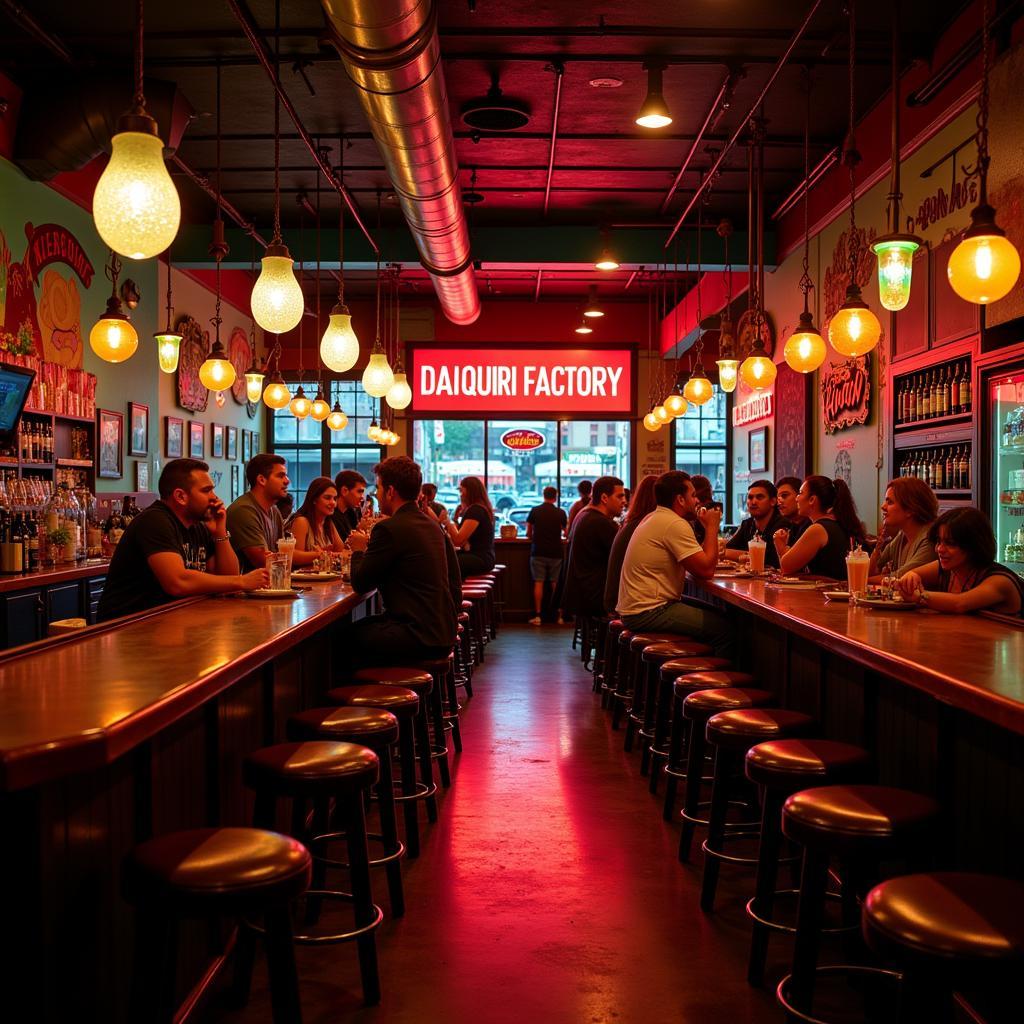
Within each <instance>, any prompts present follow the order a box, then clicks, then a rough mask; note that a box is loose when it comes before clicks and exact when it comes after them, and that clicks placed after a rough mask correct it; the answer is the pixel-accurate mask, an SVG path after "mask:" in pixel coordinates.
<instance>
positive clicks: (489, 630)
mask: <svg viewBox="0 0 1024 1024" xmlns="http://www.w3.org/2000/svg"><path fill="white" fill-rule="evenodd" d="M462 590H463V593H465V592H467V591H469V592H470V593H474V592H475V593H478V594H480V595H481V597H482V602H483V611H484V636H485V637H486V638H487V640H488V641H490V640H496V639H497V637H498V627H497V625H496V621H497V615H496V613H495V606H494V580H492V579H491V578H490V577H488V576H470V577H469V578H468V579H466V580H464V581H463V584H462Z"/></svg>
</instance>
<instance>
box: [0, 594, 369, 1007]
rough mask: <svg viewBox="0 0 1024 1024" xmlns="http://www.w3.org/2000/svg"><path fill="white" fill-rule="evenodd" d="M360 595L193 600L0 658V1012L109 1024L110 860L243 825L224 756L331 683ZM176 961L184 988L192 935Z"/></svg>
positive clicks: (115, 922)
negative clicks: (0, 934)
mask: <svg viewBox="0 0 1024 1024" xmlns="http://www.w3.org/2000/svg"><path fill="white" fill-rule="evenodd" d="M368 596H369V595H358V594H354V593H353V592H352V590H351V588H350V587H348V586H347V585H344V584H341V583H318V584H314V585H312V586H311V588H310V589H309V590H307V591H305V592H303V593H302V594H301V596H300V597H299V598H298V599H295V600H285V601H279V600H271V599H265V598H246V597H241V596H235V597H229V598H200V599H194V600H188V601H182V602H176V603H175V604H174V605H173V606H171V607H168V608H165V609H159V610H156V611H154V612H152V613H147V614H144V615H141V616H137V617H131V618H126V619H123V620H118V621H116V622H113V623H109V624H104V625H100V626H95V627H93V628H91V629H88V630H85V631H83V632H82V633H77V634H71V635H68V636H65V637H61V638H58V639H55V640H52V641H44V642H42V643H40V644H34V645H30V646H28V647H26V648H21V649H19V650H17V651H12V652H10V653H8V654H6V655H4V656H2V657H0V707H2V708H3V714H2V715H0V810H2V815H3V816H2V821H3V836H4V840H3V844H2V847H3V853H2V860H0V864H2V874H0V880H2V884H3V885H4V886H5V887H6V889H7V891H6V892H5V894H4V896H5V898H4V903H5V907H6V918H7V924H8V934H9V935H18V937H19V941H18V942H17V943H15V944H14V945H13V948H12V952H11V954H10V955H9V956H7V957H5V958H4V959H3V961H2V964H0V980H2V984H3V986H4V988H5V989H6V991H7V992H8V993H9V1002H8V1005H12V1006H19V1005H24V1006H31V1008H32V1013H31V1019H35V1020H40V1021H50V1020H61V1019H83V1018H84V1019H89V1020H103V1021H110V1022H114V1021H124V1020H126V1019H127V1017H126V997H127V992H128V989H129V979H130V977H131V970H132V955H131V954H132V946H133V941H134V939H133V920H132V914H131V912H130V908H129V907H128V906H127V904H126V903H125V902H124V900H123V899H122V897H121V894H120V881H119V877H120V868H121V863H122V860H123V858H124V855H125V854H126V853H127V852H128V851H129V850H130V849H131V848H132V847H133V846H134V845H135V844H136V843H138V842H139V841H141V840H143V839H145V838H147V837H148V836H151V835H159V834H161V833H164V832H169V831H172V830H174V829H180V828H194V827H200V826H204V825H247V824H250V822H251V812H252V807H251V798H250V796H249V794H248V793H247V792H246V791H245V789H244V787H243V785H242V779H241V761H242V758H243V757H244V755H245V754H246V753H247V752H249V751H251V750H255V749H256V748H258V747H261V746H264V745H265V744H268V743H273V742H279V741H281V740H283V739H284V738H285V725H286V722H287V719H288V716H289V715H290V714H291V713H292V712H294V711H296V710H299V709H301V708H302V707H308V706H314V705H315V702H316V700H317V697H318V696H319V695H320V694H321V693H322V692H323V690H325V689H327V688H329V687H330V686H331V685H332V683H333V675H332V671H333V670H332V662H333V660H334V659H333V653H334V648H335V646H336V644H337V643H338V642H339V633H340V632H341V631H342V630H343V629H344V627H345V625H346V624H347V623H348V622H350V621H351V619H352V617H353V616H355V617H359V616H360V615H361V614H363V612H364V609H365V603H366V601H367V599H368ZM284 824H285V823H284V822H283V821H282V822H281V825H282V826H284ZM213 945H215V943H214V944H213ZM182 949H183V950H187V951H188V952H187V953H185V954H184V955H185V960H184V961H183V962H182V965H181V972H180V978H181V979H182V986H183V989H185V990H187V989H188V988H189V987H190V986H191V985H192V984H193V983H194V982H195V981H196V980H197V979H198V978H199V976H200V975H201V973H202V971H203V969H204V968H205V966H206V964H207V962H208V960H209V957H210V955H211V954H212V953H213V952H214V950H213V947H212V945H211V943H210V935H209V929H207V928H205V927H197V928H196V929H195V930H194V931H191V932H188V934H187V935H185V936H183V937H182ZM23 1000H24V1001H23ZM25 1019H29V1018H28V1017H26V1018H25Z"/></svg>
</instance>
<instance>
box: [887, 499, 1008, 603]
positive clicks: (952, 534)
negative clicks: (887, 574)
mask: <svg viewBox="0 0 1024 1024" xmlns="http://www.w3.org/2000/svg"><path fill="white" fill-rule="evenodd" d="M930 535H931V539H932V542H933V543H934V545H935V554H936V555H937V556H938V558H937V560H936V561H934V562H929V563H928V564H927V565H924V566H921V568H920V569H916V570H912V571H910V572H908V573H907V574H906V575H904V576H901V577H900V580H899V588H900V592H901V593H902V594H903V597H904V599H905V600H907V601H915V600H916V601H918V602H919V603H920V604H923V605H925V606H926V607H928V608H934V609H935V610H936V611H937V612H949V613H952V614H964V613H966V612H980V611H989V612H998V613H999V614H1000V615H1013V616H1016V617H1017V618H1024V580H1022V579H1021V578H1020V577H1019V576H1018V575H1017V574H1016V573H1015V572H1013V571H1012V570H1011V569H1007V568H1006V566H1005V565H1000V564H999V562H997V561H996V538H995V536H994V535H993V533H992V526H991V524H990V523H989V521H988V517H987V516H986V515H985V514H984V513H983V512H979V511H978V510H977V509H976V508H953V509H950V510H949V511H948V512H943V513H942V515H941V516H939V518H938V519H937V520H936V522H935V524H934V525H933V526H932V528H931V531H930Z"/></svg>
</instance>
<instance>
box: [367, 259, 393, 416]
mask: <svg viewBox="0 0 1024 1024" xmlns="http://www.w3.org/2000/svg"><path fill="white" fill-rule="evenodd" d="M380 290H381V273H380V261H379V260H378V261H377V337H376V339H375V340H374V343H373V351H372V352H371V353H370V360H369V362H368V363H367V364H366V369H365V370H363V390H364V391H365V392H366V393H367V394H368V395H369V396H370V397H371V398H383V397H384V396H385V395H386V394H387V393H388V392H389V391H390V390H391V386H392V384H394V383H395V374H394V372H393V371H392V369H391V364H390V363H389V362H388V357H387V354H386V353H385V351H384V349H383V347H382V346H381V343H380Z"/></svg>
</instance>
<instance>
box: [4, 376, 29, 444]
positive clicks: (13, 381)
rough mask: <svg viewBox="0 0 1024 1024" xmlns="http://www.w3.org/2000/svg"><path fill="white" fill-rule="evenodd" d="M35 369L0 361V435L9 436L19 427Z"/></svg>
mask: <svg viewBox="0 0 1024 1024" xmlns="http://www.w3.org/2000/svg"><path fill="white" fill-rule="evenodd" d="M35 376H36V372H35V370H27V369H25V367H24V366H9V365H8V364H7V363H0V437H5V438H6V437H9V436H10V435H11V434H13V433H14V431H15V430H17V429H18V420H20V419H21V412H22V410H23V409H24V408H25V402H26V400H27V399H28V393H29V389H30V388H31V387H32V381H33V380H34V379H35Z"/></svg>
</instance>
